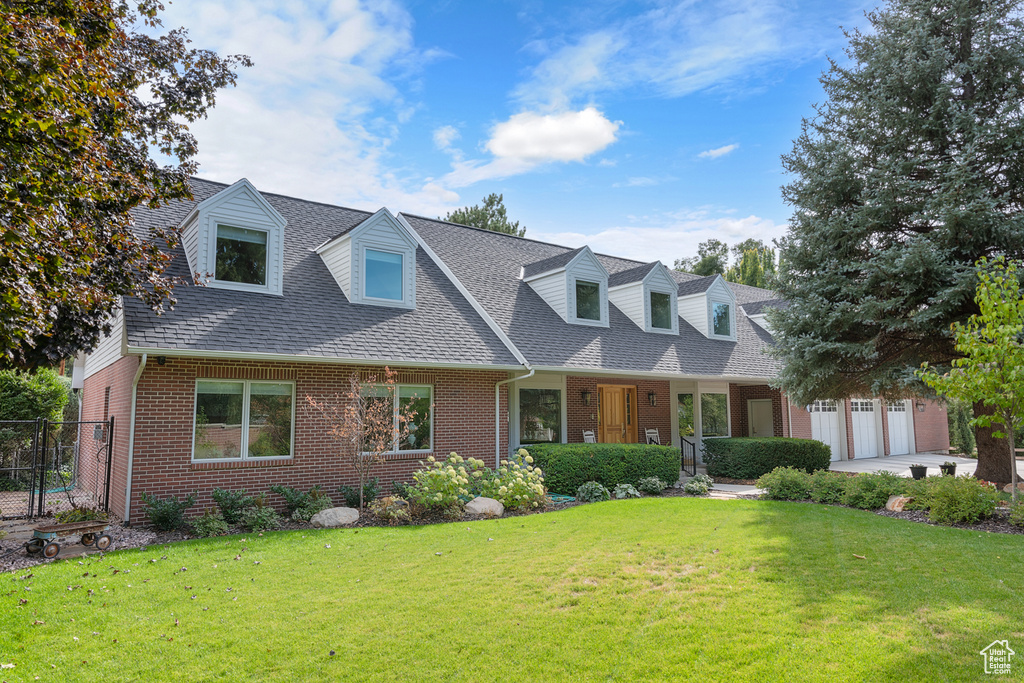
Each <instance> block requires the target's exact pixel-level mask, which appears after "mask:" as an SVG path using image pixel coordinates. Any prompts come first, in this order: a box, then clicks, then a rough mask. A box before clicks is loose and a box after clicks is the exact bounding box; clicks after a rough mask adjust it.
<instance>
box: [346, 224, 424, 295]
mask: <svg viewBox="0 0 1024 683" xmlns="http://www.w3.org/2000/svg"><path fill="white" fill-rule="evenodd" d="M369 220H371V221H372V222H370V223H369V224H368V225H367V226H366V227H365V228H364V229H362V230H358V233H357V234H354V236H353V237H352V247H353V248H352V253H353V255H355V256H356V258H358V259H359V260H358V262H357V264H356V265H355V267H353V268H352V291H353V292H354V293H355V294H354V298H355V299H357V300H362V294H363V284H362V277H361V276H362V272H361V271H362V264H363V253H364V252H365V250H366V249H367V248H369V249H380V250H382V251H388V252H395V253H400V254H402V256H403V261H402V266H403V271H404V272H403V277H404V282H403V285H404V287H405V301H406V302H407V303H408V302H415V300H416V244H415V242H414V241H413V240H412V238H411V237H409V236H408V235H407V234H406V233H405V230H404V229H403V228H401V227H400V226H399V225H398V224H397V222H394V223H393V222H392V221H388V220H380V219H378V220H373V219H369ZM353 232H354V233H355V231H353Z"/></svg>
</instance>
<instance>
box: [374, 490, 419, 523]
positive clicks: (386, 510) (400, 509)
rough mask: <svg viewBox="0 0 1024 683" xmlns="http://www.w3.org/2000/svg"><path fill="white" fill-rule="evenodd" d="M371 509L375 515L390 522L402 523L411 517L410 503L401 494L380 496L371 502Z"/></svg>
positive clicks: (383, 520)
mask: <svg viewBox="0 0 1024 683" xmlns="http://www.w3.org/2000/svg"><path fill="white" fill-rule="evenodd" d="M369 510H370V514H372V515H373V516H374V517H376V518H377V519H379V520H381V521H382V522H387V523H388V524H400V523H402V522H408V521H409V519H410V517H409V504H408V503H407V502H406V501H405V499H404V498H402V497H401V496H384V497H383V498H378V499H376V500H375V501H373V502H372V503H370V506H369Z"/></svg>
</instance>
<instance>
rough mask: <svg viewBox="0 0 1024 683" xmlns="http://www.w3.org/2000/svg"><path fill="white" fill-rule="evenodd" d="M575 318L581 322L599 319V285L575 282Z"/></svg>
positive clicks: (580, 281)
mask: <svg viewBox="0 0 1024 683" xmlns="http://www.w3.org/2000/svg"><path fill="white" fill-rule="evenodd" d="M576 317H577V318H579V319H581V320H600V319H601V285H600V284H598V283H597V282H586V281H584V280H577V281H576Z"/></svg>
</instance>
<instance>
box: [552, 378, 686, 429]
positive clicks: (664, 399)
mask: <svg viewBox="0 0 1024 683" xmlns="http://www.w3.org/2000/svg"><path fill="white" fill-rule="evenodd" d="M598 384H621V385H625V386H635V387H636V403H637V432H636V434H637V442H638V443H646V442H647V441H646V438H645V436H644V430H645V429H657V430H658V435H659V436H660V437H661V443H662V444H663V445H666V446H668V445H671V443H672V408H673V406H674V405H675V404H674V403H673V401H672V394H671V392H670V391H669V383H668V381H667V380H657V379H633V378H627V379H624V378H621V377H573V376H569V377H566V378H565V390H566V393H567V396H566V413H567V417H566V429H567V430H568V434H567V440H568V441H569V443H582V442H583V430H585V429H592V430H594V434H595V435H596V434H597V385H598ZM584 391H589V392H590V405H589V406H585V405H583V399H582V398H581V394H582V392H584ZM652 391H653V392H654V393H655V394H656V396H657V398H656V399H655V401H656V403H657V405H655V406H652V405H651V402H650V399H649V398H648V394H649V393H650V392H652Z"/></svg>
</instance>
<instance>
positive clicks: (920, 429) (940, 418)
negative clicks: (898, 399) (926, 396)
mask: <svg viewBox="0 0 1024 683" xmlns="http://www.w3.org/2000/svg"><path fill="white" fill-rule="evenodd" d="M911 410H913V411H914V442H915V444H916V446H917V452H918V453H924V452H927V451H941V452H943V453H947V452H949V451H948V449H949V418H948V416H947V415H946V406H945V405H943V404H941V403H938V402H937V401H925V402H924V412H920V411H918V410H917V405H916V401H915V403H914V404H912V405H911Z"/></svg>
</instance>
